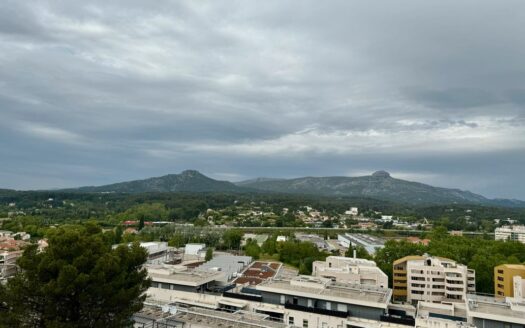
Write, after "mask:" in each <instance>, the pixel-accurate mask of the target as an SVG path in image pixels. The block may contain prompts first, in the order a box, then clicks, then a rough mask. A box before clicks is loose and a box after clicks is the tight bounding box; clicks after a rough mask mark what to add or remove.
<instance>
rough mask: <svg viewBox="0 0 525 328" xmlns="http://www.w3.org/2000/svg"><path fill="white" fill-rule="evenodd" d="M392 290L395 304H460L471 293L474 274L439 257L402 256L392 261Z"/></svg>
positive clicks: (462, 266) (473, 284) (470, 270)
mask: <svg viewBox="0 0 525 328" xmlns="http://www.w3.org/2000/svg"><path fill="white" fill-rule="evenodd" d="M392 286H393V298H394V300H396V301H404V302H410V303H417V302H418V301H425V302H460V301H464V300H465V297H466V294H467V293H474V292H475V290H476V285H475V272H474V270H472V269H469V268H467V266H465V265H462V264H458V263H456V262H455V261H453V260H450V259H446V258H442V257H432V256H428V255H423V256H406V257H403V258H401V259H398V260H396V261H394V265H393V284H392Z"/></svg>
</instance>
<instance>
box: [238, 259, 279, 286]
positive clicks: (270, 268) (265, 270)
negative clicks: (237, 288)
mask: <svg viewBox="0 0 525 328" xmlns="http://www.w3.org/2000/svg"><path fill="white" fill-rule="evenodd" d="M281 266H282V264H281V263H278V262H265V261H255V262H253V263H252V264H251V265H250V266H249V267H248V269H246V270H245V271H244V272H243V274H242V276H240V277H239V278H237V279H235V281H234V282H235V283H236V284H249V285H252V286H253V285H258V284H260V283H261V282H263V281H265V280H267V279H270V278H273V277H274V276H275V274H276V273H277V271H278V270H279V269H280V268H281Z"/></svg>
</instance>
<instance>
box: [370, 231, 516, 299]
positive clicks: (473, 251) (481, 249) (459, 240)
mask: <svg viewBox="0 0 525 328" xmlns="http://www.w3.org/2000/svg"><path fill="white" fill-rule="evenodd" d="M425 253H427V254H429V255H433V256H441V257H446V258H449V259H451V260H455V261H457V262H459V263H461V264H465V265H467V266H468V267H469V268H470V269H474V270H476V291H477V292H480V293H491V294H493V293H494V267H495V266H497V265H500V264H504V263H524V262H525V244H522V243H519V242H513V241H496V240H492V239H484V238H467V237H458V236H449V235H448V234H446V231H445V230H442V229H436V231H435V232H434V233H433V234H432V236H431V242H430V244H429V245H428V246H423V245H418V244H412V243H410V242H407V241H394V240H391V241H388V242H387V243H386V244H385V247H384V248H383V249H380V250H378V251H377V253H376V256H375V261H376V262H377V265H378V266H379V267H380V268H381V270H383V271H384V272H385V273H387V274H388V275H389V277H390V279H392V263H393V261H394V260H397V259H399V258H402V257H404V256H407V255H423V254H425Z"/></svg>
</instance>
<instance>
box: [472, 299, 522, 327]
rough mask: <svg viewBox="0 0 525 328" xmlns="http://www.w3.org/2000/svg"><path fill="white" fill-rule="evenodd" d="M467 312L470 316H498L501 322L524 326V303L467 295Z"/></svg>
mask: <svg viewBox="0 0 525 328" xmlns="http://www.w3.org/2000/svg"><path fill="white" fill-rule="evenodd" d="M467 300H468V305H467V306H468V311H469V314H470V315H471V316H475V317H478V316H479V317H485V316H489V317H490V316H498V317H501V318H502V320H503V321H505V318H506V319H507V322H513V323H517V322H519V323H521V324H525V303H517V302H513V301H506V300H499V299H496V298H494V297H487V296H478V295H472V294H468V295H467Z"/></svg>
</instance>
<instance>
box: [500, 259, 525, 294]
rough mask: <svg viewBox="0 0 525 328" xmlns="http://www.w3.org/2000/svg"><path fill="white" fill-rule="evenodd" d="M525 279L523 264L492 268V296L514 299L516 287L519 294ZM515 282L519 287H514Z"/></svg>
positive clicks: (524, 266)
mask: <svg viewBox="0 0 525 328" xmlns="http://www.w3.org/2000/svg"><path fill="white" fill-rule="evenodd" d="M524 279H525V265H523V264H502V265H498V266H497V267H494V294H495V295H496V297H515V296H519V295H515V293H514V289H515V287H516V289H517V291H518V294H521V286H523V285H525V283H521V282H522V281H524ZM515 280H516V281H517V284H518V285H519V286H515V285H516V284H515Z"/></svg>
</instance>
